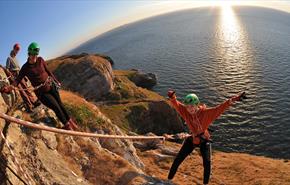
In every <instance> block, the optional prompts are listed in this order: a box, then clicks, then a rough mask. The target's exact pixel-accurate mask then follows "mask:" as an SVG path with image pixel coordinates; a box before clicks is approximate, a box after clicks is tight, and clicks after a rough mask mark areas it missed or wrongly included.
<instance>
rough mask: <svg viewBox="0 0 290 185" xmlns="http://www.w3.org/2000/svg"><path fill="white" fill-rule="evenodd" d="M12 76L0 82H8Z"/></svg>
mask: <svg viewBox="0 0 290 185" xmlns="http://www.w3.org/2000/svg"><path fill="white" fill-rule="evenodd" d="M11 77H12V76H8V77H7V78H3V79H0V82H9V78H11Z"/></svg>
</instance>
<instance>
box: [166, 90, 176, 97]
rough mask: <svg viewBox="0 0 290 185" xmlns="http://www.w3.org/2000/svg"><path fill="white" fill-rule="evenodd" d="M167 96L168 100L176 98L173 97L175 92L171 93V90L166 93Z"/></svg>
mask: <svg viewBox="0 0 290 185" xmlns="http://www.w3.org/2000/svg"><path fill="white" fill-rule="evenodd" d="M167 96H168V97H169V98H174V97H176V95H175V91H172V90H170V91H168V92H167Z"/></svg>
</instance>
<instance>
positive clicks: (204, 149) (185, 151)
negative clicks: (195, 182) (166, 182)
mask: <svg viewBox="0 0 290 185" xmlns="http://www.w3.org/2000/svg"><path fill="white" fill-rule="evenodd" d="M198 146H199V147H200V153H201V156H202V160H203V168H204V171H203V183H204V184H208V182H209V177H210V173H211V143H210V142H209V141H203V142H201V144H200V145H198ZM195 147H196V145H194V144H193V140H192V137H188V138H186V140H185V141H184V143H183V145H182V147H181V149H180V151H179V152H178V154H177V156H176V158H175V160H174V162H173V164H172V166H171V168H170V172H169V174H168V179H173V177H174V175H175V173H176V171H177V169H178V167H179V165H180V164H181V163H182V162H183V161H184V159H185V158H186V157H187V156H188V155H189V154H190V153H191V152H192V151H193V149H194V148H195Z"/></svg>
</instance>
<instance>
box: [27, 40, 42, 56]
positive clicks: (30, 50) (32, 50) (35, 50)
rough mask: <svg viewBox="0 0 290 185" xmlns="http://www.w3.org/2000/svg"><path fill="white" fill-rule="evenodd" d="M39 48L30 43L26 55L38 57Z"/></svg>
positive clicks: (34, 43) (35, 44)
mask: <svg viewBox="0 0 290 185" xmlns="http://www.w3.org/2000/svg"><path fill="white" fill-rule="evenodd" d="M39 50H40V47H39V45H38V44H37V43H36V42H32V43H31V44H30V45H29V46H28V54H30V55H38V54H39Z"/></svg>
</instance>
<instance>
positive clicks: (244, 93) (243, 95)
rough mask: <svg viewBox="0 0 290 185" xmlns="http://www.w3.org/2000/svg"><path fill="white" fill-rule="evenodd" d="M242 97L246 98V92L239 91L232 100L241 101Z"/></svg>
mask: <svg viewBox="0 0 290 185" xmlns="http://www.w3.org/2000/svg"><path fill="white" fill-rule="evenodd" d="M243 99H247V97H246V92H241V93H240V94H239V95H237V96H235V97H233V98H232V101H242V100H243Z"/></svg>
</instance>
